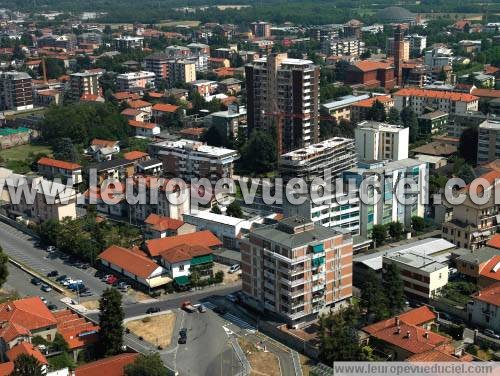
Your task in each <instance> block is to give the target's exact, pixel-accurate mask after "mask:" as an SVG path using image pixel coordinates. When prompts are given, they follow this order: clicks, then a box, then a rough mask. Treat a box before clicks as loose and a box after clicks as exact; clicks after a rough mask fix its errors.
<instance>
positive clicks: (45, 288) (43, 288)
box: [42, 285, 52, 292]
mask: <svg viewBox="0 0 500 376" xmlns="http://www.w3.org/2000/svg"><path fill="white" fill-rule="evenodd" d="M42 291H45V292H51V291H52V287H50V286H49V285H42Z"/></svg>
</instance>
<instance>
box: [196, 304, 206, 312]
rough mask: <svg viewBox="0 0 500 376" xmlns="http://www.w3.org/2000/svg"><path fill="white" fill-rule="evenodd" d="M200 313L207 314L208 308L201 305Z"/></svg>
mask: <svg viewBox="0 0 500 376" xmlns="http://www.w3.org/2000/svg"><path fill="white" fill-rule="evenodd" d="M198 312H200V313H205V312H207V307H205V306H204V305H203V304H200V305H199V306H198Z"/></svg>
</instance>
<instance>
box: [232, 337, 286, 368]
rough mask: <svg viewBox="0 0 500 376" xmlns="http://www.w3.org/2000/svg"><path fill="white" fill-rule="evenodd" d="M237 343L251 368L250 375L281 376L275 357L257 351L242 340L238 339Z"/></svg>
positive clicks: (250, 344)
mask: <svg viewBox="0 0 500 376" xmlns="http://www.w3.org/2000/svg"><path fill="white" fill-rule="evenodd" d="M238 343H239V344H240V346H241V349H242V350H243V352H244V353H245V356H246V357H247V359H248V361H249V362H250V365H251V366H252V372H251V373H250V375H252V376H262V375H266V376H281V370H280V364H279V361H278V358H277V357H276V355H274V354H273V353H270V352H264V350H260V349H258V348H257V347H255V346H254V345H253V344H252V343H250V342H248V341H247V340H246V339H244V338H238Z"/></svg>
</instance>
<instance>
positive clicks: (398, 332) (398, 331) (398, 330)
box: [396, 326, 401, 334]
mask: <svg viewBox="0 0 500 376" xmlns="http://www.w3.org/2000/svg"><path fill="white" fill-rule="evenodd" d="M396 333H397V334H401V328H400V327H399V326H398V329H397V330H396Z"/></svg>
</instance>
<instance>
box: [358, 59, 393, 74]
mask: <svg viewBox="0 0 500 376" xmlns="http://www.w3.org/2000/svg"><path fill="white" fill-rule="evenodd" d="M354 66H355V67H356V68H358V69H359V70H361V71H363V72H371V71H374V70H378V69H389V68H392V65H391V63H388V62H385V61H373V60H362V61H359V62H357V63H356V64H354Z"/></svg>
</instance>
